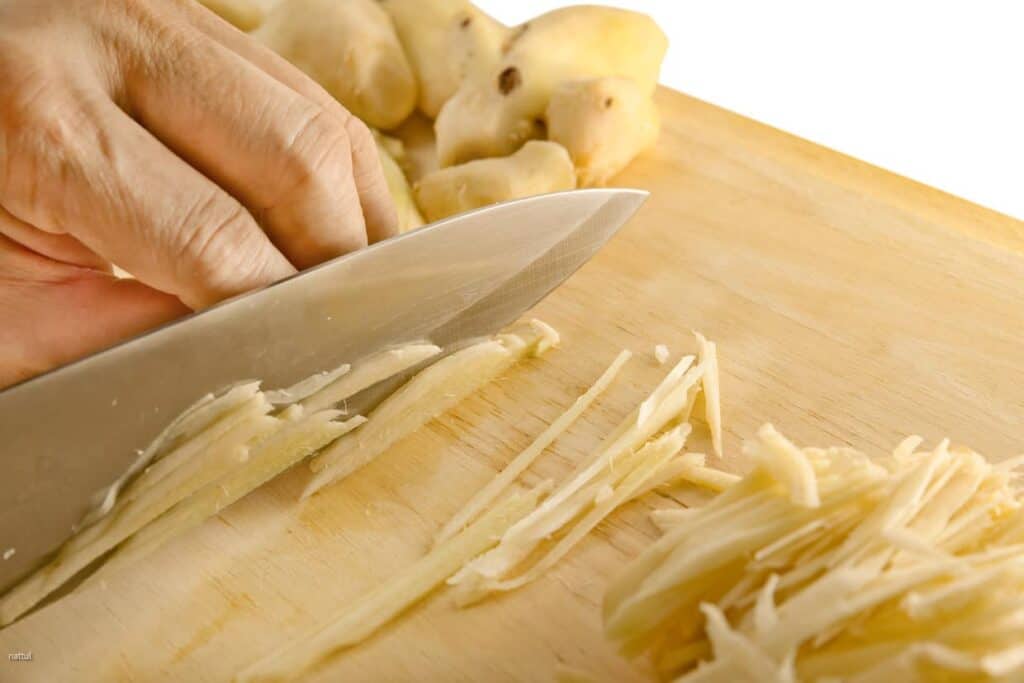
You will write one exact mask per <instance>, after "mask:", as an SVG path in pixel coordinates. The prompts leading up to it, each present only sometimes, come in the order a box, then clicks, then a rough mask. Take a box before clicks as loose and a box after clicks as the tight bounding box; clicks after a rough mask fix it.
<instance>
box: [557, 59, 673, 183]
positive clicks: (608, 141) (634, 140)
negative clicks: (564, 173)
mask: <svg viewBox="0 0 1024 683" xmlns="http://www.w3.org/2000/svg"><path fill="white" fill-rule="evenodd" d="M547 123H548V138H549V139H550V140H553V141H554V142H557V143H558V144H560V145H562V146H563V147H565V148H566V149H567V150H569V156H571V157H572V160H573V163H574V164H575V165H576V177H577V179H578V180H579V184H580V185H581V186H584V187H590V186H594V185H604V184H605V183H607V182H608V180H609V179H610V178H611V177H612V176H614V175H615V174H616V173H618V172H619V171H621V170H622V169H623V168H625V166H626V164H628V163H629V162H630V161H632V160H633V158H634V157H635V156H636V155H637V154H639V153H640V152H641V151H643V150H644V149H646V148H647V147H650V146H651V145H653V144H654V141H655V140H657V138H658V128H659V118H658V109H657V107H655V106H654V101H653V100H652V99H651V96H650V93H648V92H646V91H645V90H643V89H642V88H641V87H640V86H639V85H638V84H637V83H636V82H635V81H632V80H630V79H628V78H619V77H614V76H613V77H605V78H591V79H586V80H578V81H566V82H564V83H560V84H559V85H558V86H557V87H556V88H555V90H554V92H553V93H552V95H551V101H550V102H549V103H548V108H547Z"/></svg>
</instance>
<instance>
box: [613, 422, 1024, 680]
mask: <svg viewBox="0 0 1024 683" xmlns="http://www.w3.org/2000/svg"><path fill="white" fill-rule="evenodd" d="M920 443H921V440H920V439H918V438H916V437H915V438H911V439H908V440H906V441H905V442H904V443H903V444H901V445H900V446H898V447H897V448H896V449H895V450H894V452H893V453H892V455H885V456H881V457H872V458H869V457H868V456H866V455H864V454H862V453H860V452H857V451H855V450H853V449H850V448H846V447H842V448H827V449H822V448H801V447H799V446H797V445H795V444H793V443H792V442H790V441H789V440H787V439H785V437H783V436H782V435H781V434H780V433H779V432H778V431H777V430H775V429H774V428H773V427H771V426H770V425H765V426H764V427H762V428H761V429H760V430H759V431H758V434H757V438H756V439H755V440H753V441H751V442H750V443H749V445H748V446H747V447H746V449H745V450H746V451H747V452H748V453H750V454H751V455H753V456H754V461H755V469H754V470H753V471H752V472H751V473H750V474H748V475H747V476H745V477H743V478H742V479H741V480H739V481H738V482H736V483H734V484H732V485H731V486H730V487H729V488H728V489H726V490H725V491H724V493H722V494H721V495H720V496H718V497H717V498H716V499H714V500H713V501H712V502H711V503H710V504H708V505H707V506H705V507H702V508H697V509H693V510H687V511H685V512H679V511H669V512H666V511H662V512H660V513H659V514H658V518H659V520H660V523H661V524H663V525H664V527H665V535H664V536H663V537H662V538H661V539H659V540H658V541H657V542H655V543H654V544H653V545H651V546H650V547H649V548H648V549H647V550H646V551H645V552H644V553H643V554H641V555H640V556H639V557H638V558H636V560H634V562H633V563H631V564H630V565H629V566H628V567H627V568H626V570H625V571H624V572H623V574H622V576H621V577H620V578H618V579H617V580H616V581H615V582H614V583H613V584H612V585H611V587H610V588H609V591H608V593H607V595H606V598H605V605H604V616H605V627H606V631H607V633H608V634H609V635H610V636H611V637H612V638H613V639H614V640H616V641H617V642H618V643H619V645H620V646H621V647H622V649H623V651H624V652H626V653H627V654H631V655H639V654H641V653H648V654H649V655H650V657H651V660H652V662H653V664H654V666H655V668H656V669H657V670H658V673H659V675H660V676H661V677H663V678H671V679H673V680H678V681H685V682H686V683H696V682H711V683H717V682H722V683H725V682H732V681H762V680H779V681H785V680H788V681H817V680H840V679H841V680H844V681H860V682H862V683H869V682H872V681H890V680H892V681H896V680H899V681H904V680H907V681H910V680H920V681H933V680H934V681H938V680H992V681H1007V682H1008V681H1016V680H1020V678H1021V676H1022V675H1024V651H1022V650H1021V647H1020V643H1021V642H1022V640H1024V622H1022V621H1021V620H1020V619H1019V617H1011V616H1010V615H1011V614H1017V615H1019V614H1020V610H1021V609H1022V604H1024V603H1022V602H1021V599H1020V597H1019V596H1020V591H1021V590H1022V589H1024V565H1022V563H1021V561H1020V558H1021V557H1022V555H1024V522H1022V520H1024V514H1022V510H1024V505H1022V502H1024V501H1022V500H1021V498H1020V495H1019V491H1018V490H1017V487H1016V485H1015V484H1014V482H1013V478H1012V476H1011V475H1012V471H1011V470H1012V466H1010V467H1002V466H999V465H991V464H989V463H988V462H986V461H985V459H984V458H982V457H981V456H980V455H979V454H977V453H974V452H972V451H969V450H965V449H951V448H950V447H949V444H948V442H942V443H940V444H939V445H938V446H937V447H936V448H935V449H934V450H932V451H918V450H917V448H918V447H919V445H920Z"/></svg>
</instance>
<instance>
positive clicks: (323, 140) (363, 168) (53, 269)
mask: <svg viewBox="0 0 1024 683" xmlns="http://www.w3.org/2000/svg"><path fill="white" fill-rule="evenodd" d="M395 231H396V217H395V212H394V207H393V205H392V203H391V199H390V197H389V195H388V193H387V186H386V184H385V181H384V177H383V174H382V172H381V169H380V162H379V160H378V157H377V152H376V148H375V144H374V141H373V138H372V136H371V134H370V132H369V130H368V129H367V128H366V126H364V125H363V124H362V123H361V122H360V121H359V120H358V119H356V118H354V117H353V116H352V115H351V114H349V113H348V112H347V111H346V110H345V109H344V108H343V107H342V106H341V105H340V104H338V102H337V101H335V100H334V99H332V98H331V97H330V96H329V95H327V94H326V93H325V92H324V91H323V90H322V89H321V88H320V87H319V86H318V85H316V84H315V83H314V82H313V81H311V80H310V79H308V78H307V77H306V76H305V75H304V74H302V73H301V72H300V71H299V70H297V69H296V68H294V67H292V66H291V65H290V64H288V63H287V62H285V61H284V60H282V59H280V58H279V57H277V56H276V55H275V54H273V53H272V52H270V51H269V50H267V49H266V48H264V47H263V46H261V45H259V44H257V43H256V42H255V41H253V40H251V39H250V38H249V37H248V36H246V35H245V34H243V33H241V32H239V31H237V30H236V29H234V28H232V27H231V26H229V25H228V24H226V23H225V22H223V21H222V20H220V19H218V18H217V17H215V16H214V15H213V14H211V13H210V12H208V11H207V10H205V9H203V8H201V7H199V6H198V5H196V4H195V3H194V2H191V1H190V0H104V1H102V2H101V1H97V0H0V387H3V386H5V385H8V384H11V383H13V382H16V381H19V380H21V379H25V378H27V377H30V376H32V375H35V374H38V373H40V372H42V371H45V370H46V369H49V368H51V367H54V366H56V365H59V364H61V363H64V362H67V361H69V360H72V359H74V358H77V357H79V356H81V355H84V354H86V353H89V352H91V351H94V350H98V349H100V348H103V347H106V346H109V345H110V344H112V343H114V342H116V341H117V340H119V339H123V338H125V337H127V336H130V335H133V334H136V333H138V332H140V331H142V330H144V329H147V328H149V327H152V326H154V325H157V324H159V323H161V322H164V321H167V320H170V319H173V318H175V317H178V316H180V315H182V314H184V313H186V312H187V311H188V310H189V309H198V308H202V307H205V306H208V305H210V304H212V303H215V302H217V301H219V300H221V299H224V298H226V297H229V296H232V295H234V294H237V293H240V292H243V291H246V290H249V289H253V288H255V287H259V286H262V285H266V284H268V283H271V282H274V281H276V280H279V279H281V278H283V277H287V276H288V275H290V274H292V273H294V272H295V270H296V268H298V269H301V268H305V267H308V266H311V265H314V264H316V263H319V262H321V261H324V260H326V259H329V258H332V257H334V256H337V255H340V254H343V253H346V252H348V251H352V250H354V249H358V248H360V247H362V246H365V245H366V244H367V243H368V242H375V241H377V240H380V239H384V238H386V237H389V236H391V235H392V234H394V233H395ZM112 264H117V265H118V266H120V267H121V268H123V269H125V270H127V271H128V272H129V273H131V274H132V275H133V276H134V277H135V279H134V280H132V279H119V278H117V277H115V276H114V275H113V274H112V272H111V265H112Z"/></svg>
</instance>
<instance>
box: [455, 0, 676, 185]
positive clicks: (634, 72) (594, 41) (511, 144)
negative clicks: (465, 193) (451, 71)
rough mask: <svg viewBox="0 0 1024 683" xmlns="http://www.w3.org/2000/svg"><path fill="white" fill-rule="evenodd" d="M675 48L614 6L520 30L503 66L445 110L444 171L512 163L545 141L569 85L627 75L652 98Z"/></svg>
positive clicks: (471, 81)
mask: <svg viewBox="0 0 1024 683" xmlns="http://www.w3.org/2000/svg"><path fill="white" fill-rule="evenodd" d="M667 46H668V40H667V38H666V37H665V34H664V33H663V32H662V31H661V29H659V28H658V25H657V24H656V23H655V22H654V21H653V20H652V19H651V18H650V17H648V16H646V15H644V14H639V13H636V12H630V11H627V10H620V9H613V8H609V7H596V6H581V7H567V8H564V9H558V10H555V11H553V12H549V13H547V14H544V15H542V16H540V17H538V18H536V19H534V20H532V21H529V22H527V23H525V24H522V25H520V26H518V27H516V28H515V29H513V31H512V32H511V34H510V35H509V36H508V38H507V40H506V41H505V44H504V45H503V48H502V58H501V59H500V61H499V62H498V63H497V64H496V65H495V66H494V67H492V68H491V69H489V70H488V71H487V72H486V73H484V74H482V75H477V76H476V77H473V76H472V75H470V76H469V77H468V78H467V80H466V81H465V82H464V83H463V84H462V85H461V86H460V87H459V89H458V90H457V91H456V93H455V94H454V95H453V96H452V97H451V99H449V100H448V101H447V102H445V104H444V106H443V107H442V108H441V111H440V113H439V114H438V117H437V121H436V122H435V129H436V131H437V146H438V158H439V160H440V163H441V166H451V165H454V164H459V163H463V162H465V161H468V160H470V159H476V158H480V157H493V156H505V155H508V154H511V153H512V152H514V151H515V150H516V149H518V148H519V147H520V146H521V145H522V144H523V143H524V142H526V141H527V140H531V139H535V138H543V137H545V135H546V133H547V123H546V121H545V119H544V115H545V111H546V110H547V107H548V102H549V100H550V99H551V95H552V93H553V92H554V91H555V88H556V86H557V85H558V84H560V83H563V82H565V81H568V80H579V79H586V78H597V77H601V76H622V77H626V78H630V79H632V80H633V81H635V82H636V85H637V88H638V89H639V91H640V92H641V93H644V94H647V95H650V94H651V93H652V92H653V91H654V87H655V85H656V83H657V79H658V71H659V69H660V67H661V61H662V58H663V57H664V55H665V50H666V49H667Z"/></svg>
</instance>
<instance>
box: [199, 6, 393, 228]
mask: <svg viewBox="0 0 1024 683" xmlns="http://www.w3.org/2000/svg"><path fill="white" fill-rule="evenodd" d="M189 14H190V19H191V21H192V22H193V23H194V25H195V26H196V27H198V28H199V29H200V30H201V31H203V32H204V33H205V34H206V35H207V36H209V37H210V38H212V39H213V40H215V41H217V42H218V43H220V44H221V45H224V46H225V47H227V48H228V49H230V50H232V51H234V52H235V53H236V54H238V55H239V56H241V57H242V58H244V59H245V60H247V61H248V62H250V63H251V64H254V65H255V66H257V67H258V68H259V69H261V70H262V71H263V72H264V73H266V74H268V75H270V76H271V77H272V78H274V79H276V80H277V81H278V82H280V83H282V84H284V85H285V86H287V87H288V88H290V89H291V90H293V91H294V92H296V93H298V94H299V95H301V96H302V97H304V98H306V99H307V100H309V101H310V102H313V103H315V104H317V105H319V106H320V107H322V108H323V109H324V111H326V112H327V113H328V115H330V117H331V118H332V119H335V120H337V121H339V122H340V123H341V124H342V125H344V127H345V130H346V132H347V133H348V137H349V143H350V147H351V150H352V173H353V176H354V180H355V186H356V192H357V194H358V195H359V202H360V205H361V206H362V211H363V216H364V219H365V222H366V233H367V236H368V238H369V241H370V242H371V243H373V242H378V241H380V240H383V239H387V238H388V237H392V236H394V235H396V234H398V214H397V212H396V211H395V205H394V202H393V201H392V199H391V195H390V193H389V192H388V186H387V181H386V180H385V177H384V171H383V169H382V168H381V164H380V157H379V156H378V155H377V147H376V143H375V142H374V140H373V134H372V133H371V132H370V129H369V128H367V127H366V124H364V123H363V122H362V121H360V120H359V119H357V118H356V117H355V116H353V115H352V114H351V113H350V112H349V111H348V110H347V109H345V108H344V107H343V106H341V104H340V103H339V102H338V101H337V100H336V99H334V98H333V97H331V95H329V94H328V93H327V91H325V90H324V89H323V88H321V87H320V86H319V85H318V84H317V83H316V82H315V81H313V80H312V79H311V78H309V77H308V76H307V75H306V74H304V73H303V72H302V71H301V70H299V69H298V68H296V67H295V66H293V65H292V64H290V63H289V62H288V61H287V60H285V59H283V58H282V57H280V56H279V55H277V54H276V53H275V52H274V51H272V50H270V49H269V48H267V47H266V46H264V45H262V44H260V43H259V42H258V41H256V40H254V39H253V38H251V37H249V36H247V35H246V34H244V33H242V32H240V31H238V30H236V29H235V28H234V27H233V26H231V25H229V24H228V23H227V22H224V21H221V20H220V19H219V18H217V17H216V16H214V15H213V14H212V13H210V12H207V11H205V10H204V9H203V8H201V7H194V8H191V9H190V10H189Z"/></svg>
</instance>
